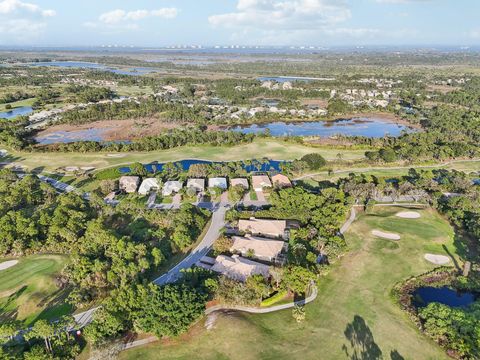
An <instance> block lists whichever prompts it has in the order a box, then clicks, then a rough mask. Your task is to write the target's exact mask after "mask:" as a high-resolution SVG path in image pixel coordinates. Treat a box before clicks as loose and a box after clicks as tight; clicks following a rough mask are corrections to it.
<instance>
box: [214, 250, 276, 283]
mask: <svg viewBox="0 0 480 360" xmlns="http://www.w3.org/2000/svg"><path fill="white" fill-rule="evenodd" d="M211 270H213V271H215V272H218V273H220V274H222V275H224V276H226V277H228V278H230V279H233V280H236V281H242V282H245V281H246V280H247V278H248V277H250V276H252V275H262V276H263V277H264V278H268V276H269V274H270V272H269V267H268V265H265V264H260V263H258V262H256V261H252V260H248V259H245V258H242V257H240V256H238V255H232V256H231V257H230V256H226V255H219V256H217V257H216V259H215V264H214V265H213V266H212V267H211Z"/></svg>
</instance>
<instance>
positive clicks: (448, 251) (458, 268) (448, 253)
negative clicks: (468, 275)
mask: <svg viewBox="0 0 480 360" xmlns="http://www.w3.org/2000/svg"><path fill="white" fill-rule="evenodd" d="M442 248H443V250H444V251H445V252H446V253H447V255H448V256H449V257H450V259H451V260H452V262H453V265H454V266H455V268H456V269H457V270H458V271H460V270H461V269H460V265H459V264H458V262H457V259H455V256H453V255H452V253H451V252H450V250H448V248H447V247H446V246H445V245H442Z"/></svg>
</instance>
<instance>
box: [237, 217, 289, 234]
mask: <svg viewBox="0 0 480 360" xmlns="http://www.w3.org/2000/svg"><path fill="white" fill-rule="evenodd" d="M238 230H240V231H242V232H245V233H248V234H252V235H264V236H268V237H273V238H286V237H287V236H286V230H287V221H286V220H270V219H256V218H250V219H249V220H245V219H240V220H239V221H238Z"/></svg>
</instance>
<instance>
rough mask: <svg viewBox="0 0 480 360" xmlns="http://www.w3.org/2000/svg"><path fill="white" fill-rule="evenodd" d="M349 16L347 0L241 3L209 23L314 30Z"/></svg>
mask: <svg viewBox="0 0 480 360" xmlns="http://www.w3.org/2000/svg"><path fill="white" fill-rule="evenodd" d="M350 17H351V12H350V9H349V7H348V6H347V2H346V1H345V0H336V1H334V0H238V3H237V10H236V11H235V12H231V13H226V14H219V15H212V16H210V17H209V18H208V21H209V22H210V24H211V25H212V26H214V27H227V28H240V27H243V28H244V27H248V28H253V29H263V30H269V31H270V30H275V29H276V30H286V29H289V30H307V29H310V30H311V29H319V28H323V27H325V26H331V25H335V24H338V23H341V22H343V21H346V20H348V19H349V18H350Z"/></svg>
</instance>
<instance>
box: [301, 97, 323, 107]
mask: <svg viewBox="0 0 480 360" xmlns="http://www.w3.org/2000/svg"><path fill="white" fill-rule="evenodd" d="M301 104H302V105H306V106H318V107H321V108H323V109H326V108H327V106H328V100H324V99H303V100H302V101H301Z"/></svg>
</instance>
